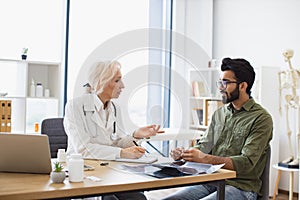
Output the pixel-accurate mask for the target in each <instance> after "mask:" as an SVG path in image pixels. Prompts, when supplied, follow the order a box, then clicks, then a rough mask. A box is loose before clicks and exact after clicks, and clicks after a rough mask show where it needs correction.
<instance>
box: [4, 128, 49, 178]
mask: <svg viewBox="0 0 300 200" xmlns="http://www.w3.org/2000/svg"><path fill="white" fill-rule="evenodd" d="M51 170H52V166H51V156H50V148H49V141H48V136H47V135H30V134H13V133H0V172H20V173H38V174H49V173H50V172H51Z"/></svg>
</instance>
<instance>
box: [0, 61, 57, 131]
mask: <svg viewBox="0 0 300 200" xmlns="http://www.w3.org/2000/svg"><path fill="white" fill-rule="evenodd" d="M0 70H1V71H3V72H5V73H0V92H1V93H8V94H7V96H5V97H0V99H4V100H11V101H12V116H11V122H12V123H11V132H14V133H35V132H34V123H39V125H41V123H42V120H43V119H45V118H49V117H58V116H60V115H61V113H60V110H59V108H60V104H61V94H62V87H60V83H61V66H60V63H58V62H44V61H27V60H13V59H0ZM32 79H34V82H35V84H36V83H38V82H39V83H42V85H43V94H44V91H45V89H49V90H50V96H49V97H31V96H30V85H31V80H32Z"/></svg>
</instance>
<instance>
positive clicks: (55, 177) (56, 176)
mask: <svg viewBox="0 0 300 200" xmlns="http://www.w3.org/2000/svg"><path fill="white" fill-rule="evenodd" d="M65 178H66V173H65V172H64V171H61V172H51V173H50V179H51V181H52V182H53V183H62V182H64V180H65Z"/></svg>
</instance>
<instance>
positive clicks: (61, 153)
mask: <svg viewBox="0 0 300 200" xmlns="http://www.w3.org/2000/svg"><path fill="white" fill-rule="evenodd" d="M57 161H58V162H60V163H62V162H66V161H67V154H66V151H65V149H58V151H57Z"/></svg>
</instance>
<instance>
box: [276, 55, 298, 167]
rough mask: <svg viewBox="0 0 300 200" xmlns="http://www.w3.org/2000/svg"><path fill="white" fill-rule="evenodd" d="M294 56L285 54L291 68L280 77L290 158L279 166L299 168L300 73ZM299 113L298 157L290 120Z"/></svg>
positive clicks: (281, 73) (280, 95) (280, 94)
mask: <svg viewBox="0 0 300 200" xmlns="http://www.w3.org/2000/svg"><path fill="white" fill-rule="evenodd" d="M293 55H294V51H293V50H290V49H288V50H286V51H285V52H284V53H283V56H284V57H285V61H286V62H287V63H288V65H289V68H288V69H287V70H284V71H280V72H279V73H278V75H279V105H280V107H279V112H280V114H281V115H282V110H281V98H282V94H285V96H284V99H285V120H286V128H287V136H288V146H289V152H290V156H289V157H288V158H287V159H285V160H284V161H282V162H281V163H279V164H283V165H285V166H288V167H291V168H293V166H294V167H299V157H300V156H299V150H300V104H299V95H298V94H297V90H298V89H299V88H300V71H299V70H296V69H294V68H293V67H292V64H291V58H292V57H293ZM290 111H292V112H291V113H297V117H296V118H297V119H295V122H296V126H297V129H298V130H297V133H296V134H297V141H296V145H297V148H296V157H295V156H294V153H293V148H292V141H291V135H292V130H291V128H290V124H289V123H290V120H289V112H290Z"/></svg>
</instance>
